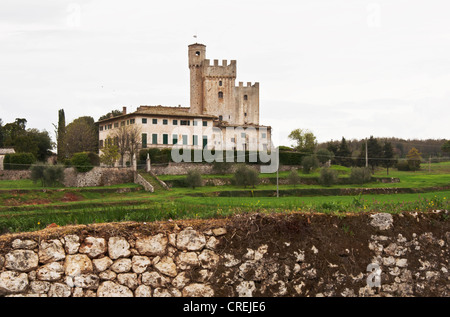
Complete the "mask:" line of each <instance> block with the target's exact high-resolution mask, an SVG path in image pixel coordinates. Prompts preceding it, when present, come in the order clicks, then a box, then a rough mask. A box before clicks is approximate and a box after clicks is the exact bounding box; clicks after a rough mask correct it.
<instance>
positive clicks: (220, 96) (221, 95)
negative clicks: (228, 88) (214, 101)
mask: <svg viewBox="0 0 450 317" xmlns="http://www.w3.org/2000/svg"><path fill="white" fill-rule="evenodd" d="M219 98H220V99H222V98H223V92H221V91H219Z"/></svg>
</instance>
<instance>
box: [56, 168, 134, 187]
mask: <svg viewBox="0 0 450 317" xmlns="http://www.w3.org/2000/svg"><path fill="white" fill-rule="evenodd" d="M133 182H134V171H133V169H132V168H117V167H111V168H106V167H94V168H93V169H92V170H90V171H89V172H86V173H78V172H77V171H76V169H75V168H73V167H70V168H66V169H65V170H64V186H66V187H94V186H111V185H117V184H124V183H133Z"/></svg>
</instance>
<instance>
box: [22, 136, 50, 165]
mask: <svg viewBox="0 0 450 317" xmlns="http://www.w3.org/2000/svg"><path fill="white" fill-rule="evenodd" d="M14 143H15V145H14V149H15V150H16V152H18V153H32V154H33V155H34V156H35V157H36V159H37V160H38V161H41V162H44V161H45V160H46V159H47V158H48V157H49V156H50V155H51V149H52V148H53V145H54V144H53V142H52V140H51V138H50V135H49V133H48V132H47V131H45V130H44V131H39V130H38V129H28V130H26V131H25V133H22V134H20V135H19V136H17V137H16V139H15V141H14Z"/></svg>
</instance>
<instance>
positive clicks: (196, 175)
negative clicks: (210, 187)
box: [185, 170, 203, 189]
mask: <svg viewBox="0 0 450 317" xmlns="http://www.w3.org/2000/svg"><path fill="white" fill-rule="evenodd" d="M185 182H186V185H188V186H189V187H192V188H193V189H195V187H200V186H202V185H203V183H202V175H201V174H200V172H199V171H198V170H190V171H188V173H187V175H186V179H185Z"/></svg>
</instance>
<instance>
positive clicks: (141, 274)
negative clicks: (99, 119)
mask: <svg viewBox="0 0 450 317" xmlns="http://www.w3.org/2000/svg"><path fill="white" fill-rule="evenodd" d="M449 244H450V228H449V220H448V212H445V211H442V212H441V211H440V212H436V213H429V214H414V213H408V214H406V213H405V214H400V215H391V214H374V215H358V216H350V215H341V216H339V217H337V216H330V215H318V214H300V213H298V214H297V213H296V214H288V215H261V214H254V215H238V216H235V217H233V218H231V219H216V220H205V221H198V220H196V221H194V220H193V221H169V222H161V223H151V224H150V223H122V224H107V225H89V226H74V227H63V228H52V229H47V230H44V231H41V232H37V233H27V234H15V235H5V236H2V237H0V246H1V249H0V295H1V296H36V297H70V296H71V297H218V296H220V297H224V296H239V297H250V296H253V297H259V296H270V297H275V296H343V297H348V296H449V295H450V283H449V282H450V276H449V273H448V270H449V258H450V257H449Z"/></svg>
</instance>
